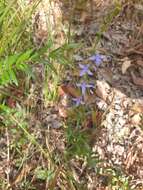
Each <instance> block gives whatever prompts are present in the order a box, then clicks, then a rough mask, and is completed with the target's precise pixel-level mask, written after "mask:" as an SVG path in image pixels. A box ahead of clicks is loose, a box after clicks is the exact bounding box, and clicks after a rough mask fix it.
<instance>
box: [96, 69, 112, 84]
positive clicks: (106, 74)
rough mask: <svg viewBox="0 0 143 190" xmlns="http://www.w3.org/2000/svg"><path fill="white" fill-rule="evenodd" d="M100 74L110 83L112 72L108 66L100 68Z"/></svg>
mask: <svg viewBox="0 0 143 190" xmlns="http://www.w3.org/2000/svg"><path fill="white" fill-rule="evenodd" d="M99 74H100V76H102V77H103V78H104V79H105V80H106V81H107V82H109V84H112V81H113V73H112V71H111V69H109V68H101V69H100V70H99Z"/></svg>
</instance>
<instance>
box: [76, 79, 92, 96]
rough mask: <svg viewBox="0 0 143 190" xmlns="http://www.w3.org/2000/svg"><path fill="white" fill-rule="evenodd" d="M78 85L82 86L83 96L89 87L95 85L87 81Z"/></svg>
mask: <svg viewBox="0 0 143 190" xmlns="http://www.w3.org/2000/svg"><path fill="white" fill-rule="evenodd" d="M77 86H78V87H80V88H81V92H82V95H83V96H84V95H85V92H86V89H87V88H94V85H92V84H86V83H85V82H82V83H78V84H77Z"/></svg>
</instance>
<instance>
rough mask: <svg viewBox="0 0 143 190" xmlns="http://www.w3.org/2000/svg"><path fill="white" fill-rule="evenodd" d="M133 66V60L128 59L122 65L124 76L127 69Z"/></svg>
mask: <svg viewBox="0 0 143 190" xmlns="http://www.w3.org/2000/svg"><path fill="white" fill-rule="evenodd" d="M130 66H131V60H129V59H127V60H125V61H124V62H123V64H122V74H125V73H126V71H127V69H128V68H129V67H130Z"/></svg>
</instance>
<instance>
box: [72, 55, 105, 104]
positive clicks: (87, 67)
mask: <svg viewBox="0 0 143 190" xmlns="http://www.w3.org/2000/svg"><path fill="white" fill-rule="evenodd" d="M103 58H104V57H103V55H101V54H95V55H92V56H91V57H89V58H88V60H89V61H92V62H93V64H94V65H92V64H79V68H80V71H79V77H80V78H81V79H82V82H79V83H77V84H76V86H77V87H79V88H80V89H81V96H80V97H77V98H73V99H72V100H73V101H74V102H75V105H76V106H80V105H83V104H85V103H84V99H85V96H86V92H87V90H88V89H89V91H90V92H92V94H93V89H94V88H95V86H94V85H93V84H91V83H88V82H87V80H88V78H89V77H91V76H93V72H92V71H91V70H92V68H94V71H97V68H98V67H99V66H100V65H101V63H102V62H103Z"/></svg>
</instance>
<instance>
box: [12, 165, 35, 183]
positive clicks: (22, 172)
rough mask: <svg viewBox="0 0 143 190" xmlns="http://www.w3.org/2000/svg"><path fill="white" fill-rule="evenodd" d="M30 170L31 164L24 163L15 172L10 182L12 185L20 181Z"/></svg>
mask: <svg viewBox="0 0 143 190" xmlns="http://www.w3.org/2000/svg"><path fill="white" fill-rule="evenodd" d="M30 170H31V166H29V165H25V166H24V167H23V168H22V169H21V170H20V172H19V173H18V174H17V176H16V178H15V179H14V181H13V182H12V185H16V184H17V183H19V182H21V181H22V180H23V178H24V177H25V176H27V175H28V174H29V172H30Z"/></svg>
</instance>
